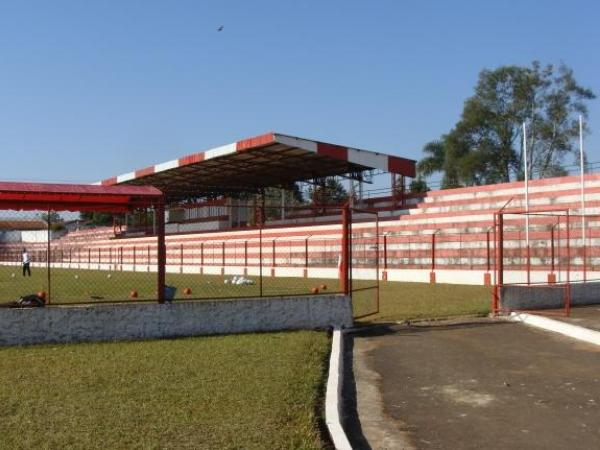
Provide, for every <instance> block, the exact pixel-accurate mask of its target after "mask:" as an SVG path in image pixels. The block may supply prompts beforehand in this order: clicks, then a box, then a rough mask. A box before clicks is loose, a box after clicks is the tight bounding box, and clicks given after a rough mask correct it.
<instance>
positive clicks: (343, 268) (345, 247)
mask: <svg viewBox="0 0 600 450" xmlns="http://www.w3.org/2000/svg"><path fill="white" fill-rule="evenodd" d="M349 245H350V207H349V206H348V205H344V207H343V208H342V255H341V256H342V261H341V263H340V272H341V274H340V275H341V280H340V281H341V284H342V286H341V287H342V292H343V293H344V294H345V295H348V294H349V293H350V284H349V279H348V278H349V277H348V272H349V270H348V269H349Z"/></svg>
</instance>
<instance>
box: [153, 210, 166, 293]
mask: <svg viewBox="0 0 600 450" xmlns="http://www.w3.org/2000/svg"><path fill="white" fill-rule="evenodd" d="M156 222H157V233H158V236H157V264H158V267H157V271H158V276H157V288H158V303H164V302H165V272H166V265H167V249H166V246H165V204H164V200H161V201H160V202H159V203H158V205H157V206H156Z"/></svg>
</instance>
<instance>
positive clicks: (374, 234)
mask: <svg viewBox="0 0 600 450" xmlns="http://www.w3.org/2000/svg"><path fill="white" fill-rule="evenodd" d="M373 173H388V174H391V175H390V180H391V195H387V196H382V197H369V198H365V197H362V196H361V195H360V193H361V188H360V185H361V184H363V183H368V182H369V181H370V179H371V176H372V175H373ZM414 176H415V162H414V161H412V160H409V159H404V158H400V157H398V156H392V155H386V154H383V153H380V152H373V151H367V150H361V149H355V148H352V147H348V146H340V145H334V144H329V143H323V142H318V141H314V140H309V139H302V138H298V137H292V136H288V135H283V134H279V133H268V134H265V135H261V136H258V137H254V138H250V139H245V140H241V141H238V142H236V143H233V144H229V145H225V146H222V147H218V148H215V149H211V150H208V151H205V152H200V153H194V154H191V155H187V156H183V157H181V158H177V159H174V160H171V161H168V162H165V163H160V164H156V165H152V166H149V167H146V168H143V169H140V170H134V171H132V172H129V173H126V174H123V175H119V176H115V177H112V178H108V179H105V180H103V181H101V182H99V183H96V184H99V185H102V186H104V187H109V186H128V185H131V186H155V187H157V188H158V189H160V190H161V191H162V192H163V193H164V195H165V198H166V203H167V211H166V224H165V230H166V271H167V274H169V273H170V274H201V275H211V276H212V275H216V276H228V275H241V276H258V275H260V276H262V275H263V274H266V275H267V276H268V277H274V278H277V277H281V278H290V277H292V278H309V279H311V278H314V279H317V278H318V279H336V278H337V277H338V275H339V261H340V251H341V250H340V249H341V242H342V234H343V233H342V224H341V220H340V211H339V209H336V208H332V207H326V206H325V205H319V204H314V203H311V202H304V203H296V204H286V199H287V197H286V196H284V195H282V196H281V202H280V203H277V204H276V205H273V204H270V205H268V207H267V208H266V207H265V196H266V191H267V190H268V189H269V188H281V190H282V192H283V191H285V189H290V187H291V186H293V185H294V184H295V183H305V184H306V185H308V186H309V187H313V188H314V187H315V186H316V187H323V186H325V185H326V183H325V182H324V180H326V179H327V178H328V177H337V178H338V179H341V180H346V181H347V182H348V185H349V199H350V200H351V202H352V203H353V206H354V208H355V212H354V214H353V218H352V222H353V223H352V238H353V239H354V240H355V241H354V242H355V246H354V249H353V251H354V254H353V255H352V260H353V262H352V264H353V268H352V276H353V278H355V279H357V280H358V279H377V280H388V281H414V282H427V283H429V282H432V283H458V284H486V285H491V284H493V282H494V268H495V266H497V263H498V261H497V253H496V252H495V249H496V248H497V246H498V243H497V242H496V239H497V236H496V232H497V231H498V229H497V226H496V222H495V219H496V214H497V212H498V211H499V210H501V209H504V210H505V211H506V212H510V211H522V210H523V209H524V208H525V193H524V184H523V182H512V183H503V184H496V185H489V186H474V187H465V188H458V189H447V190H439V191H429V192H425V193H412V192H407V191H406V189H405V186H406V185H407V181H406V180H407V179H409V178H412V177H414ZM584 182H585V194H586V202H587V206H586V214H588V215H589V216H590V219H589V220H588V221H587V222H586V223H585V227H586V229H585V233H584V230H583V228H582V225H580V223H581V222H580V221H578V220H576V218H575V217H576V215H577V214H580V213H581V203H580V188H581V184H580V178H579V177H575V176H567V177H559V178H552V179H543V180H533V181H530V182H529V211H530V212H532V213H535V212H536V211H538V212H543V211H546V212H547V211H556V212H557V213H556V214H557V216H556V217H555V218H553V219H552V220H541V219H537V220H533V219H532V220H531V229H530V233H526V232H525V229H524V225H523V224H524V220H523V218H522V217H512V218H510V220H508V219H507V222H506V225H507V227H508V228H507V229H506V234H504V238H505V240H506V247H507V250H506V251H505V252H504V256H503V257H504V258H505V260H504V261H503V262H504V264H503V269H504V270H505V272H506V273H505V276H504V279H505V280H509V281H510V282H517V283H518V282H535V283H546V282H551V281H552V282H561V281H565V279H566V277H567V276H568V277H569V279H570V280H571V281H573V280H575V281H576V280H585V279H588V280H589V279H600V254H598V252H597V250H596V246H595V245H593V244H594V243H595V242H597V239H598V237H600V220H596V219H594V215H596V214H598V213H600V175H599V174H587V175H585V177H584ZM357 185H358V188H356V186H357ZM266 209H272V210H274V212H273V211H272V213H271V214H265V210H266ZM565 210H568V211H570V212H571V215H572V216H573V217H572V220H571V223H570V225H568V226H567V228H568V229H567V228H565V223H564V221H563V222H561V220H562V219H561V218H560V217H558V215H559V214H560V213H559V211H565ZM129 215H130V217H129V219H127V220H124V221H123V222H122V223H117V224H115V225H105V226H102V225H100V226H94V227H92V226H91V224H87V225H86V224H85V223H84V222H82V223H79V224H78V226H77V227H70V228H69V227H67V228H66V230H64V231H63V232H62V233H61V234H59V235H58V234H57V235H56V236H52V238H51V239H52V245H53V246H54V247H55V248H57V249H60V251H59V252H55V253H54V256H53V257H54V263H53V264H55V265H56V267H60V268H64V269H77V270H80V269H94V270H117V271H131V272H140V273H144V272H145V273H148V272H150V271H153V270H155V269H154V267H155V265H156V255H157V249H156V239H155V228H156V222H155V219H154V218H153V217H150V216H148V215H146V214H142V215H141V220H140V217H139V215H138V217H137V221H134V220H132V216H133V215H134V213H131V212H130V213H129ZM11 220H15V219H14V218H12V219H11ZM27 226H28V225H27ZM38 226H40V223H39V222H38ZM25 227H26V225H23V226H20V225H19V226H16V225H15V228H22V229H23V230H21V231H22V232H24V228H25ZM5 228H6V227H5ZM567 232H568V234H566V233H567ZM5 233H6V230H5ZM5 235H6V234H5ZM526 235H527V236H526ZM567 236H568V237H567ZM526 242H529V247H528V249H527V251H526V250H525V247H526ZM20 246H21V242H15V240H12V241H11V240H8V239H3V240H2V242H0V252H1V253H2V255H13V256H12V257H14V255H15V254H16V253H17V252H18V249H19V247H20ZM45 246H46V244H45V243H43V242H42V243H39V245H38V244H35V243H32V244H31V245H30V246H28V247H29V248H30V251H31V252H32V254H34V255H36V252H39V253H40V254H41V255H42V256H40V258H43V252H44V251H45ZM3 258H7V256H3ZM567 272H568V273H567Z"/></svg>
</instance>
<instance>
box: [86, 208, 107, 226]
mask: <svg viewBox="0 0 600 450" xmlns="http://www.w3.org/2000/svg"><path fill="white" fill-rule="evenodd" d="M79 217H80V218H81V220H85V221H86V222H89V223H90V224H92V225H112V224H113V218H114V214H110V213H100V212H85V211H84V212H81V213H80V214H79Z"/></svg>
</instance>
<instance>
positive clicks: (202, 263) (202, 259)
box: [200, 242, 204, 266]
mask: <svg viewBox="0 0 600 450" xmlns="http://www.w3.org/2000/svg"><path fill="white" fill-rule="evenodd" d="M200 265H201V266H204V242H200Z"/></svg>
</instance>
